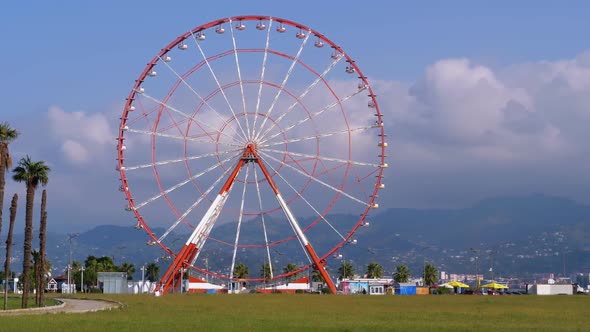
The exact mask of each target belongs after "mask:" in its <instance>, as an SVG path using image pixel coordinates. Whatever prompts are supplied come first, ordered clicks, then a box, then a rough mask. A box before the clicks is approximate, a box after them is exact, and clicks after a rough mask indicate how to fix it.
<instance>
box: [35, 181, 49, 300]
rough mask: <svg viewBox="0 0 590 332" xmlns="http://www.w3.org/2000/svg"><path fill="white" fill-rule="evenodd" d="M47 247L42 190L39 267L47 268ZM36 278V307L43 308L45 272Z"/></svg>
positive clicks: (44, 202) (45, 211)
mask: <svg viewBox="0 0 590 332" xmlns="http://www.w3.org/2000/svg"><path fill="white" fill-rule="evenodd" d="M46 245H47V190H45V189H43V193H42V194H41V222H40V227H39V258H40V260H41V264H40V265H41V266H45V268H47V263H46V262H47V254H46V253H45V247H46ZM38 273H41V275H40V276H38V279H39V283H38V284H37V294H36V295H37V298H36V299H37V305H38V306H40V307H43V306H44V305H45V304H44V302H45V299H44V297H45V282H46V280H47V279H46V277H45V275H46V272H45V271H40V272H38Z"/></svg>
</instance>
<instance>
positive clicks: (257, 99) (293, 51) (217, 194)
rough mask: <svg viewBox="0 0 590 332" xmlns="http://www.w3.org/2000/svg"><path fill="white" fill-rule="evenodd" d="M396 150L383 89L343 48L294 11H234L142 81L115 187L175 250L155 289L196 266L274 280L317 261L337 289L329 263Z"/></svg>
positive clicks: (198, 271)
mask: <svg viewBox="0 0 590 332" xmlns="http://www.w3.org/2000/svg"><path fill="white" fill-rule="evenodd" d="M386 147H387V143H386V141H385V133H384V128H383V120H382V114H381V112H380V110H379V106H378V104H377V100H376V96H375V94H374V93H373V90H372V89H371V86H370V85H369V83H368V81H367V78H366V77H365V76H363V74H362V73H361V71H360V69H359V67H358V65H357V64H356V63H355V62H354V61H353V60H352V59H351V58H350V57H349V56H348V54H346V53H345V52H344V50H343V49H342V48H341V47H340V46H338V45H336V44H335V43H334V42H332V41H331V40H329V39H328V38H327V37H326V36H325V35H323V34H321V33H320V32H318V31H316V30H313V29H311V28H309V27H307V26H305V25H303V24H299V23H296V22H293V21H290V20H286V19H282V18H276V17H270V16H237V17H229V18H223V19H219V20H215V21H212V22H209V23H207V24H203V25H200V26H198V27H196V28H194V29H191V30H190V31H188V32H186V33H184V34H182V35H180V36H179V37H178V38H176V39H174V40H173V41H172V42H170V43H169V44H168V45H166V46H165V47H164V48H163V49H161V50H160V51H159V52H158V53H157V54H156V56H155V57H154V58H153V59H152V60H151V61H150V62H149V63H148V64H147V66H146V67H145V68H144V69H143V71H142V72H141V74H140V75H139V77H138V78H137V80H136V81H135V84H134V85H133V88H132V89H131V92H130V93H129V96H128V98H127V100H126V103H125V107H124V109H123V113H122V116H121V122H120V128H119V134H118V138H117V151H118V156H117V171H118V172H119V174H120V180H121V187H120V188H119V189H120V191H122V192H123V193H124V194H125V198H126V200H127V206H126V210H128V211H129V212H130V213H132V214H133V215H134V217H135V218H136V219H137V223H136V228H138V229H141V230H144V231H145V232H146V233H147V235H148V236H149V241H148V242H147V244H148V245H149V246H159V247H161V248H162V249H163V250H164V251H165V252H166V255H167V256H169V257H170V261H171V264H170V267H169V268H168V270H167V271H166V273H165V274H164V276H163V278H162V280H161V282H160V285H159V288H158V291H159V292H162V293H166V292H168V291H170V290H173V289H174V288H175V287H176V285H178V283H179V281H180V280H181V278H182V277H183V273H185V272H186V271H187V269H190V271H191V274H195V275H201V276H203V277H204V278H205V277H206V278H207V280H209V278H212V279H219V280H220V281H221V280H225V281H227V280H229V281H235V280H238V279H239V280H245V281H269V280H278V279H282V278H287V277H293V276H295V275H299V274H300V273H302V272H303V271H305V270H308V269H310V268H312V269H315V270H317V271H318V272H319V274H321V276H322V277H323V279H324V280H325V282H326V283H327V285H328V287H330V288H331V290H332V291H333V293H335V292H336V289H335V287H334V283H333V282H332V278H331V277H330V274H329V273H328V271H327V270H326V264H327V262H328V260H329V259H331V258H332V255H334V257H336V256H337V255H338V252H339V250H340V248H341V247H343V246H344V245H347V244H356V242H357V240H356V239H355V238H354V236H353V235H354V233H355V232H356V231H357V229H359V227H363V226H368V225H369V218H370V212H371V210H372V209H375V208H378V207H379V205H378V203H377V202H376V198H377V196H378V191H379V190H381V189H383V188H384V187H385V185H384V183H383V181H382V174H383V169H384V168H386V167H387V163H386V162H385V158H386V152H385V150H386ZM287 263H290V264H289V265H290V268H289V269H287V268H285V264H287ZM244 266H245V267H246V269H247V268H248V267H249V271H250V273H248V272H246V273H244V272H243V270H244V269H243V268H244ZM261 266H262V267H263V269H261V270H262V272H261V273H260V275H258V273H257V272H258V269H259V268H260V267H261ZM238 267H240V268H241V269H242V272H240V273H238V271H237V270H238Z"/></svg>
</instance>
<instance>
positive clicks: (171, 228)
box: [158, 168, 231, 242]
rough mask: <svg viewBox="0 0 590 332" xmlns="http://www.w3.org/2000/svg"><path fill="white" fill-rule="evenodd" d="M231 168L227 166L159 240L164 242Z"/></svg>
mask: <svg viewBox="0 0 590 332" xmlns="http://www.w3.org/2000/svg"><path fill="white" fill-rule="evenodd" d="M230 170H231V168H227V169H226V170H225V172H223V174H221V175H220V176H219V177H218V178H217V180H215V182H213V184H212V185H211V186H210V187H209V188H207V190H206V191H205V192H204V193H203V195H201V197H199V199H197V200H196V201H195V202H194V203H193V205H191V206H190V207H189V208H188V209H187V210H186V211H185V212H184V213H183V214H182V216H180V218H178V219H176V221H175V222H174V223H173V224H172V226H171V227H170V228H168V229H167V230H166V232H165V233H164V234H162V236H160V238H159V239H158V242H162V241H164V239H165V238H166V237H167V236H168V234H170V232H172V231H173V230H174V229H175V228H176V226H178V224H179V223H180V222H181V221H182V220H184V218H186V216H188V215H189V213H191V211H192V210H194V209H195V208H196V207H197V206H198V205H199V204H200V203H201V202H202V201H203V199H205V197H207V195H209V193H210V192H211V190H213V189H214V188H215V187H216V186H217V185H218V184H219V182H221V180H223V179H224V178H225V176H226V175H227V173H229V171H230Z"/></svg>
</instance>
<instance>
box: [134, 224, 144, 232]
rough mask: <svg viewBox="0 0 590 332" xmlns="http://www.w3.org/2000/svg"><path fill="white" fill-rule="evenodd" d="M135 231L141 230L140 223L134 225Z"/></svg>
mask: <svg viewBox="0 0 590 332" xmlns="http://www.w3.org/2000/svg"><path fill="white" fill-rule="evenodd" d="M135 229H137V230H140V229H143V225H142V224H141V223H140V222H138V223H137V224H136V225H135Z"/></svg>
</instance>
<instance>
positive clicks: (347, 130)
mask: <svg viewBox="0 0 590 332" xmlns="http://www.w3.org/2000/svg"><path fill="white" fill-rule="evenodd" d="M375 127H376V125H373V126H367V127H359V128H353V129H343V130H337V131H332V132H329V133H323V134H316V135H310V136H302V137H296V138H290V139H286V140H282V141H276V142H273V143H268V144H262V145H259V148H268V147H270V146H276V145H281V144H287V143H294V142H301V141H309V140H311V139H316V138H322V137H330V136H335V135H339V134H350V133H353V132H357V131H365V130H369V129H372V128H375Z"/></svg>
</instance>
